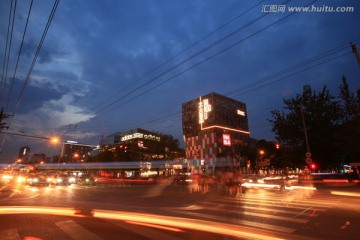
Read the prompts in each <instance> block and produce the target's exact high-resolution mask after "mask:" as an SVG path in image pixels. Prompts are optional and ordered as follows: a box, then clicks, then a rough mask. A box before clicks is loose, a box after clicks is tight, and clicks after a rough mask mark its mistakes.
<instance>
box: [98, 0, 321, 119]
mask: <svg viewBox="0 0 360 240" xmlns="http://www.w3.org/2000/svg"><path fill="white" fill-rule="evenodd" d="M316 1H317V0H314V1H312V2H311V3H309V4H308V5H306V6H309V5H311V4H313V3H314V2H316ZM295 13H296V12H292V13H290V14H288V15H286V16H285V17H282V18H280V19H278V20H276V21H275V22H273V23H271V24H269V25H267V26H265V27H263V28H261V29H259V30H257V31H256V32H254V33H252V34H250V35H249V36H247V37H245V38H243V39H241V40H239V41H237V42H235V43H233V44H231V45H229V46H227V47H225V48H223V49H222V50H220V51H218V52H216V53H215V54H213V55H211V56H209V57H206V58H205V59H203V60H201V61H199V62H197V63H195V64H194V65H192V66H190V67H188V68H186V69H185V70H182V71H181V72H179V73H177V74H175V75H173V76H172V77H169V78H167V79H166V80H164V81H162V82H161V83H158V84H157V85H155V86H153V87H151V88H149V89H147V90H145V91H143V92H142V93H140V94H138V95H135V96H133V97H132V98H130V99H128V100H127V101H125V102H123V103H121V104H119V105H118V106H116V107H114V108H113V109H112V110H111V111H113V110H115V109H117V108H119V107H121V106H124V105H125V104H127V103H129V102H131V101H132V100H134V99H136V98H138V97H140V96H142V95H145V94H146V93H148V92H150V91H152V90H154V89H155V88H157V87H159V86H161V85H163V84H165V83H167V82H169V81H171V80H173V79H175V78H177V77H178V76H180V75H182V74H184V73H186V72H187V71H189V70H191V69H193V68H195V67H197V66H199V65H200V64H202V63H204V62H207V61H209V60H210V59H212V58H214V57H216V56H218V55H219V54H221V53H223V52H225V51H227V50H229V49H231V48H233V47H235V46H237V45H238V44H240V43H242V42H244V41H245V40H247V39H249V38H251V37H253V36H255V35H256V34H258V33H260V32H262V31H264V30H266V29H268V28H270V27H272V26H274V25H276V24H277V23H279V22H281V21H283V20H285V19H286V18H288V17H290V16H292V15H293V14H295ZM111 105H112V104H111ZM109 106H110V104H109ZM98 112H99V111H98Z"/></svg>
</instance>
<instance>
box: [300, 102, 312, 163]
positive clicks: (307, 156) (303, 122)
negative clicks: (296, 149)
mask: <svg viewBox="0 0 360 240" xmlns="http://www.w3.org/2000/svg"><path fill="white" fill-rule="evenodd" d="M303 107H304V106H303V104H302V103H301V108H300V112H301V119H302V124H303V128H304V136H305V144H306V153H305V157H306V159H305V160H306V163H308V164H310V163H312V159H311V152H310V145H309V138H308V133H307V128H306V123H305V117H304V110H303Z"/></svg>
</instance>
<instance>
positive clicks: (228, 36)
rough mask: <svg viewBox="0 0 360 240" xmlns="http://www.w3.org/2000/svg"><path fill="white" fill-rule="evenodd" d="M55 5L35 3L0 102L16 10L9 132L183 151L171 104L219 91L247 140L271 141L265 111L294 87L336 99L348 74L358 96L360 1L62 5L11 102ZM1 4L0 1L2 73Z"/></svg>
mask: <svg viewBox="0 0 360 240" xmlns="http://www.w3.org/2000/svg"><path fill="white" fill-rule="evenodd" d="M284 2H287V3H285V4H284ZM53 3H54V1H50V0H49V1H45V0H34V3H33V6H32V11H31V15H30V20H29V24H28V29H27V32H26V35H25V40H24V44H23V47H22V52H21V55H20V60H19V66H18V68H17V72H16V75H15V79H14V81H13V88H12V92H11V95H10V97H9V94H10V86H11V82H12V76H13V74H14V69H15V64H16V60H17V54H18V52H19V49H20V44H21V39H22V35H23V31H24V27H25V23H26V19H27V14H28V10H29V6H30V1H29V0H18V1H17V8H16V14H15V21H14V31H13V36H12V44H11V51H10V56H9V63H8V71H7V78H5V76H4V77H2V79H1V81H2V84H1V90H2V93H1V106H3V107H4V108H6V112H7V113H12V112H13V111H15V112H16V114H15V116H14V118H13V119H12V122H11V126H10V129H9V131H11V132H16V133H26V134H28V135H37V136H53V135H58V136H61V139H62V140H63V141H66V140H75V141H78V142H81V143H87V144H98V143H99V140H100V138H101V135H105V136H106V135H109V134H111V133H114V132H116V131H126V130H129V129H133V128H137V127H141V128H144V129H147V130H150V131H158V132H162V133H165V134H172V135H173V136H174V137H176V138H178V139H179V140H180V142H181V143H182V142H183V140H182V129H181V104H182V103H184V102H187V101H189V100H192V99H194V98H197V97H199V96H201V95H204V94H207V93H210V92H217V93H220V94H223V95H226V96H228V97H231V98H235V99H237V100H239V101H242V102H245V103H246V104H247V110H248V118H249V126H250V132H251V137H253V138H257V139H262V138H263V139H267V140H274V138H275V136H274V135H273V133H272V132H271V125H270V124H269V122H268V120H267V119H269V118H271V114H270V111H271V110H273V109H281V108H282V107H283V106H284V105H283V99H284V98H291V97H294V96H295V95H296V94H298V93H300V92H301V91H302V87H303V86H304V85H306V84H310V85H311V86H312V87H313V89H314V90H320V89H321V88H322V87H323V86H324V85H327V86H328V87H329V89H330V90H331V91H332V93H333V94H334V95H337V94H338V87H339V85H340V83H341V77H342V75H346V76H347V79H348V83H349V85H350V87H351V89H352V90H355V89H357V88H359V87H360V68H359V67H358V65H357V63H356V60H355V57H354V55H353V54H352V52H351V48H350V44H349V43H350V42H355V43H357V45H358V48H360V32H359V30H358V23H359V22H360V14H359V12H360V2H359V1H358V0H338V1H337V0H328V1H325V0H322V1H321V0H318V1H309V0H298V1H296V0H293V1H275V0H268V1H260V0H234V1H232V0H222V1H218V0H206V1H205V0H203V1H195V0H157V1H151V0H132V1H130V0H127V1H122V0H113V1H110V0H109V1H104V0H101V1H100V0H86V1H85V0H61V1H60V3H59V5H58V7H57V10H56V13H55V16H54V18H53V21H52V23H51V25H50V28H49V31H48V33H47V35H46V39H45V41H44V43H43V46H42V48H41V51H40V54H39V57H38V58H37V62H36V64H35V66H34V69H33V71H32V72H31V76H30V78H29V82H28V83H27V85H26V88H25V91H24V94H23V95H22V96H21V98H20V92H21V89H22V87H23V85H24V82H25V79H26V76H27V74H28V72H29V69H30V66H31V63H32V61H33V58H34V55H35V52H36V48H37V46H38V44H39V41H40V39H41V36H42V34H43V31H44V28H45V26H46V23H47V19H48V17H49V15H50V12H51V9H52V6H53ZM10 4H11V0H2V1H0V32H1V36H2V37H1V38H0V60H1V63H2V65H1V66H2V68H1V72H2V73H3V63H4V62H3V61H4V57H5V45H6V35H7V29H8V21H9V11H10ZM308 4H309V7H317V8H316V9H317V10H316V11H318V12H311V13H310V12H298V13H294V14H292V15H290V14H291V9H289V7H301V6H306V5H308ZM279 6H285V8H284V10H282V9H281V8H279ZM324 7H331V8H333V9H334V10H336V7H353V11H352V12H320V11H322V8H324ZM274 8H276V11H275V10H274V11H273V12H270V10H271V9H274ZM278 8H279V9H280V11H279V9H278ZM264 10H265V11H264ZM317 56H318V57H317ZM315 57H317V58H315ZM292 67H293V68H292ZM277 73H279V74H277ZM274 74H276V75H274ZM4 75H5V74H4ZM19 99H20V105H19V107H18V108H16V103H17V102H18V100H19ZM0 140H1V145H2V153H1V154H0V161H11V160H13V159H15V158H16V156H17V154H18V150H19V148H20V147H21V146H26V145H28V146H30V147H31V150H32V152H33V153H42V152H44V153H48V154H54V153H60V147H59V146H57V147H55V146H51V145H50V144H49V143H48V142H47V141H44V140H36V139H32V138H24V137H18V136H10V135H8V136H7V137H6V138H5V139H4V136H3V135H2V136H1V137H0Z"/></svg>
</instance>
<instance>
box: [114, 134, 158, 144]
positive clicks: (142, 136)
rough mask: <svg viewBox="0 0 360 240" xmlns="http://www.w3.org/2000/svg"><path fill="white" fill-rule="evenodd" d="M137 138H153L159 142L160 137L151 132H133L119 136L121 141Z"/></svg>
mask: <svg viewBox="0 0 360 240" xmlns="http://www.w3.org/2000/svg"><path fill="white" fill-rule="evenodd" d="M137 138H143V139H148V140H153V141H158V142H160V137H157V136H155V135H152V134H143V133H138V132H137V133H133V134H128V135H125V136H123V137H121V141H122V142H124V141H128V140H131V139H137Z"/></svg>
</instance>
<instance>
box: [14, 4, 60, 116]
mask: <svg viewBox="0 0 360 240" xmlns="http://www.w3.org/2000/svg"><path fill="white" fill-rule="evenodd" d="M59 2H60V0H55V2H54V5H53V8H52V10H51V13H50V16H49V18H48V21H47V24H46V27H45V30H44V32H43V34H42V37H41V40H40V42H39V45H38V47H37V49H36V53H35V56H34V58H33V61H32V63H31V67H30V69H29V72H28V74H27V76H26V79H25V82H24V84H23V87H22V89H21V92H20V96H19V98H18V101H17V103H16V106H15V109H14V111H13V115H15V113H16V111H17V109H18V108H19V105H20V102H21V99H22V96H23V94H24V91H25V88H26V86H27V84H28V82H29V80H30V76H31V73H32V71H33V69H34V66H35V63H36V60H37V58H38V56H39V54H40V50H41V48H42V45H43V43H44V41H45V37H46V34H47V32H48V30H49V27H50V24H51V22H52V20H53V18H54V15H55V12H56V9H57V6H58V5H59Z"/></svg>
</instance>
